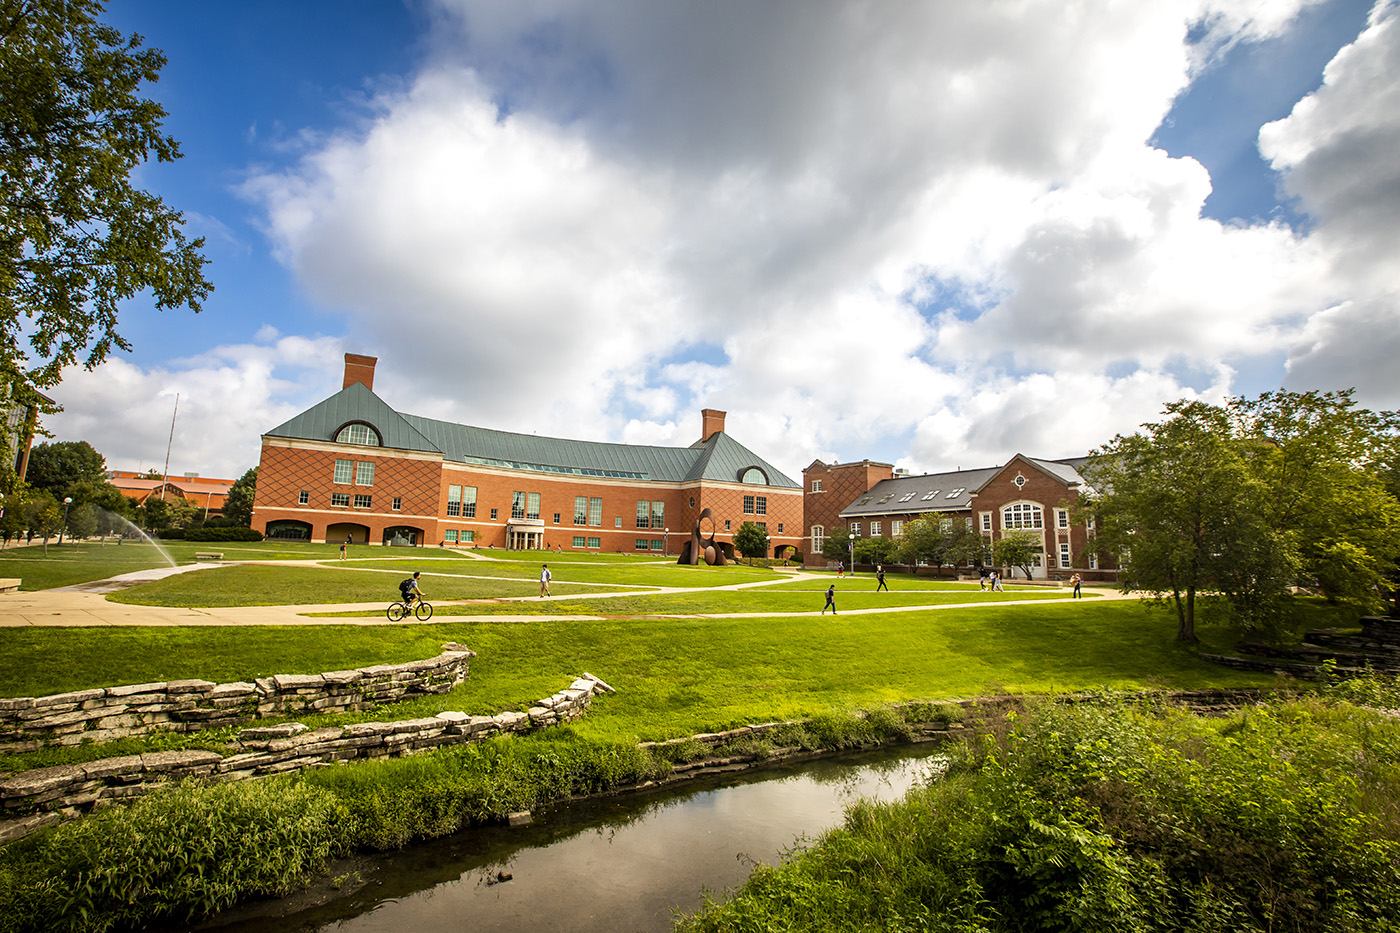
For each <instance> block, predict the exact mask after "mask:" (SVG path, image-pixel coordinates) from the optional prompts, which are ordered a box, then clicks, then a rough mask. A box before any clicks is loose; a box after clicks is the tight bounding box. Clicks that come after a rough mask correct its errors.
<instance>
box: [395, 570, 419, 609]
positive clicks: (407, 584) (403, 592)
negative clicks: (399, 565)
mask: <svg viewBox="0 0 1400 933" xmlns="http://www.w3.org/2000/svg"><path fill="white" fill-rule="evenodd" d="M418 574H419V571H417V570H415V571H413V576H411V577H409V578H408V579H407V580H404V581H403V582H402V583H400V584H399V595H400V596H401V597H403V604H404V606H405V607H406V608H407V609H412V608H413V603H414V601H415V600H418V599H422V598H423V591H422V590H420V589H419V588H418Z"/></svg>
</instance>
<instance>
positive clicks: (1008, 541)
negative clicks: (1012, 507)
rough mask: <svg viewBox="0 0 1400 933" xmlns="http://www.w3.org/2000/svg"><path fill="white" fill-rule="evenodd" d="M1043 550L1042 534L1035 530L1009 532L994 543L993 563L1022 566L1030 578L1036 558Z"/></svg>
mask: <svg viewBox="0 0 1400 933" xmlns="http://www.w3.org/2000/svg"><path fill="white" fill-rule="evenodd" d="M1043 550H1044V547H1043V546H1042V545H1041V543H1040V535H1038V534H1036V533H1035V532H1033V531H1011V532H1007V533H1006V534H1005V535H1003V536H1002V537H1001V538H998V539H997V542H996V544H993V545H992V563H993V564H995V565H996V566H998V567H1020V568H1021V571H1022V572H1023V573H1024V574H1025V575H1026V579H1027V580H1029V579H1030V578H1031V568H1032V567H1033V566H1034V565H1035V559H1036V557H1037V556H1038V555H1039V554H1040V553H1041V551H1043Z"/></svg>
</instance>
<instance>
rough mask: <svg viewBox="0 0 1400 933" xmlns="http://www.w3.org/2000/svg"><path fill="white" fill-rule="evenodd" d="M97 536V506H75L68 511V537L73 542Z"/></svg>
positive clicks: (90, 504) (85, 504)
mask: <svg viewBox="0 0 1400 933" xmlns="http://www.w3.org/2000/svg"><path fill="white" fill-rule="evenodd" d="M95 534H97V506H95V505H93V504H92V503H91V502H84V503H83V504H82V505H75V506H73V507H72V508H71V509H69V510H68V536H69V537H70V538H72V539H74V540H78V539H80V538H91V537H92V536H93V535H95Z"/></svg>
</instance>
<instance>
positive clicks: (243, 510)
mask: <svg viewBox="0 0 1400 933" xmlns="http://www.w3.org/2000/svg"><path fill="white" fill-rule="evenodd" d="M257 485H258V468H257V467H250V468H249V469H248V471H247V472H246V473H244V474H243V475H242V476H240V477H238V479H236V480H234V481H233V485H232V486H230V487H229V488H228V496H227V497H225V499H224V516H225V517H226V518H229V519H231V520H232V521H233V523H234V524H236V525H241V526H242V527H244V528H251V527H252V525H253V496H254V495H255V494H256V493H257ZM741 527H742V526H741ZM734 544H735V546H736V547H737V546H738V544H739V539H738V538H737V537H736V538H735V539H734ZM740 550H741V551H742V550H743V548H740ZM745 553H747V552H745Z"/></svg>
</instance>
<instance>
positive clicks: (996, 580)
mask: <svg viewBox="0 0 1400 933" xmlns="http://www.w3.org/2000/svg"><path fill="white" fill-rule="evenodd" d="M992 592H993V593H1005V592H1006V588H1005V587H1003V586H1002V585H1001V574H999V573H997V572H996V571H995V570H993V571H992Z"/></svg>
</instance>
